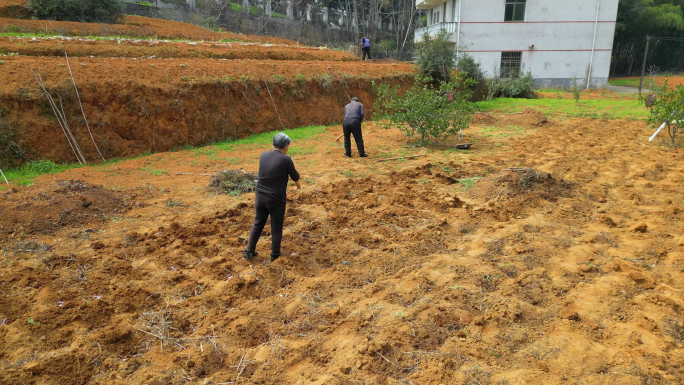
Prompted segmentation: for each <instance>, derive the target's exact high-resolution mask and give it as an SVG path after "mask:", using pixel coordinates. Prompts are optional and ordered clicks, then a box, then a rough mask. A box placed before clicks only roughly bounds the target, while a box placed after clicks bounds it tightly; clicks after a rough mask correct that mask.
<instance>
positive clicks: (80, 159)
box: [29, 68, 87, 165]
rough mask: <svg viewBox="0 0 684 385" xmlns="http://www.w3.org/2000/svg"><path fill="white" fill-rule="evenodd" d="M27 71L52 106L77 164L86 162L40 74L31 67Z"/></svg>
mask: <svg viewBox="0 0 684 385" xmlns="http://www.w3.org/2000/svg"><path fill="white" fill-rule="evenodd" d="M29 71H31V74H32V75H33V77H34V78H35V79H36V82H38V85H39V86H40V88H41V89H42V90H43V92H44V93H45V96H46V97H47V99H48V103H50V107H51V108H52V112H53V113H54V114H55V118H57V123H59V127H60V128H61V129H62V132H63V133H64V136H65V137H66V139H67V142H68V143H69V147H71V150H72V151H73V152H74V155H75V156H76V160H78V163H79V164H81V165H82V164H84V163H85V164H87V162H86V160H85V158H84V157H83V154H82V153H81V152H80V149H79V151H77V149H78V144H77V143H74V142H72V139H73V140H74V141H75V139H74V138H73V135H70V130H69V127H68V125H65V123H66V122H64V121H63V120H62V115H60V113H59V111H58V110H57V104H56V103H55V100H54V99H53V98H52V96H51V95H50V93H49V92H48V90H47V89H46V88H45V83H43V78H42V77H41V76H40V74H36V73H35V72H34V71H33V69H31V68H29Z"/></svg>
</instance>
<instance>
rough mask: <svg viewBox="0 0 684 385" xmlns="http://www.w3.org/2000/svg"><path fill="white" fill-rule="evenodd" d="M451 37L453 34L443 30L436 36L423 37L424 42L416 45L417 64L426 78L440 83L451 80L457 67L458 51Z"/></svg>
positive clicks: (426, 35)
mask: <svg viewBox="0 0 684 385" xmlns="http://www.w3.org/2000/svg"><path fill="white" fill-rule="evenodd" d="M450 37H451V34H450V33H448V32H447V31H446V30H445V29H442V30H440V31H439V32H438V33H437V34H436V35H435V36H431V35H430V34H425V35H423V41H422V42H420V43H418V44H416V62H417V64H418V68H419V70H420V72H422V73H423V75H424V76H429V77H431V78H432V79H434V80H435V81H438V82H439V81H443V82H448V81H449V80H450V78H451V72H452V71H453V70H454V68H455V67H456V59H455V58H456V49H455V47H454V43H453V42H452V41H450V40H449V39H450Z"/></svg>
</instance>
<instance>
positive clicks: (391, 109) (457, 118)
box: [373, 75, 473, 145]
mask: <svg viewBox="0 0 684 385" xmlns="http://www.w3.org/2000/svg"><path fill="white" fill-rule="evenodd" d="M373 87H374V88H375V90H376V91H377V94H378V98H377V100H376V103H375V107H376V109H377V113H378V114H380V115H381V116H386V117H387V121H386V123H385V128H390V127H397V128H399V129H400V130H402V131H404V133H405V134H406V136H407V137H408V138H409V139H411V138H413V137H416V136H418V137H420V140H419V142H420V144H421V145H425V144H426V143H427V142H429V141H430V140H433V139H439V138H445V137H448V136H451V135H455V134H457V133H458V132H459V131H460V130H462V129H464V128H467V127H468V123H469V122H470V118H471V117H472V113H473V105H472V103H470V101H469V100H470V91H469V90H468V87H467V82H466V80H465V79H464V77H463V76H461V75H459V76H457V78H456V80H455V81H452V82H444V81H442V82H439V86H438V87H435V86H434V80H433V79H432V78H430V77H426V76H421V75H416V78H415V80H414V83H413V86H412V87H411V88H410V89H409V90H407V91H406V92H404V93H403V94H401V93H400V91H399V86H395V87H390V85H389V84H385V83H383V84H379V85H377V84H375V82H373Z"/></svg>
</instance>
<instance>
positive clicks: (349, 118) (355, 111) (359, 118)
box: [342, 97, 368, 158]
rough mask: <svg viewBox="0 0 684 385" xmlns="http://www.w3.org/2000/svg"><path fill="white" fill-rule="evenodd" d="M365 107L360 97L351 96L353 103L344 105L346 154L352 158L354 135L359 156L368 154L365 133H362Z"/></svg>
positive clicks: (343, 125)
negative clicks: (364, 139) (365, 146)
mask: <svg viewBox="0 0 684 385" xmlns="http://www.w3.org/2000/svg"><path fill="white" fill-rule="evenodd" d="M363 115H364V109H363V104H361V103H359V98H357V97H353V98H351V103H349V104H347V105H346V106H345V107H344V123H343V124H342V130H343V131H344V155H345V156H347V157H348V158H351V156H352V155H351V136H352V135H354V141H355V142H356V148H357V149H358V150H359V156H360V157H362V158H365V157H367V156H368V154H366V150H365V149H364V146H363V135H362V134H361V122H363Z"/></svg>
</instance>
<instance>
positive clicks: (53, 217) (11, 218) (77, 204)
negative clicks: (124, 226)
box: [0, 180, 127, 234]
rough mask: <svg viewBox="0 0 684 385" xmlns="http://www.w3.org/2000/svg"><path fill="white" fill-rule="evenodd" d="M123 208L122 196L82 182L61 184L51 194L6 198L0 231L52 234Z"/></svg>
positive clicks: (0, 205)
mask: <svg viewBox="0 0 684 385" xmlns="http://www.w3.org/2000/svg"><path fill="white" fill-rule="evenodd" d="M126 209H127V205H126V203H125V197H124V194H123V193H120V192H115V191H111V190H107V189H105V188H104V187H102V186H93V185H90V184H88V183H85V182H82V181H74V180H69V181H60V182H57V183H55V184H54V185H53V186H52V189H51V190H50V191H45V190H40V191H36V190H30V191H29V192H27V193H26V194H23V193H13V194H11V195H8V197H7V199H5V200H4V201H3V202H2V203H0V218H3V220H2V223H0V232H2V233H6V234H12V233H14V232H17V231H24V232H26V233H28V234H53V233H54V232H55V231H57V230H58V229H60V228H62V227H74V226H81V225H84V224H86V223H90V222H93V221H104V220H107V219H108V218H109V216H110V215H113V214H116V213H121V212H123V211H125V210H126Z"/></svg>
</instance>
